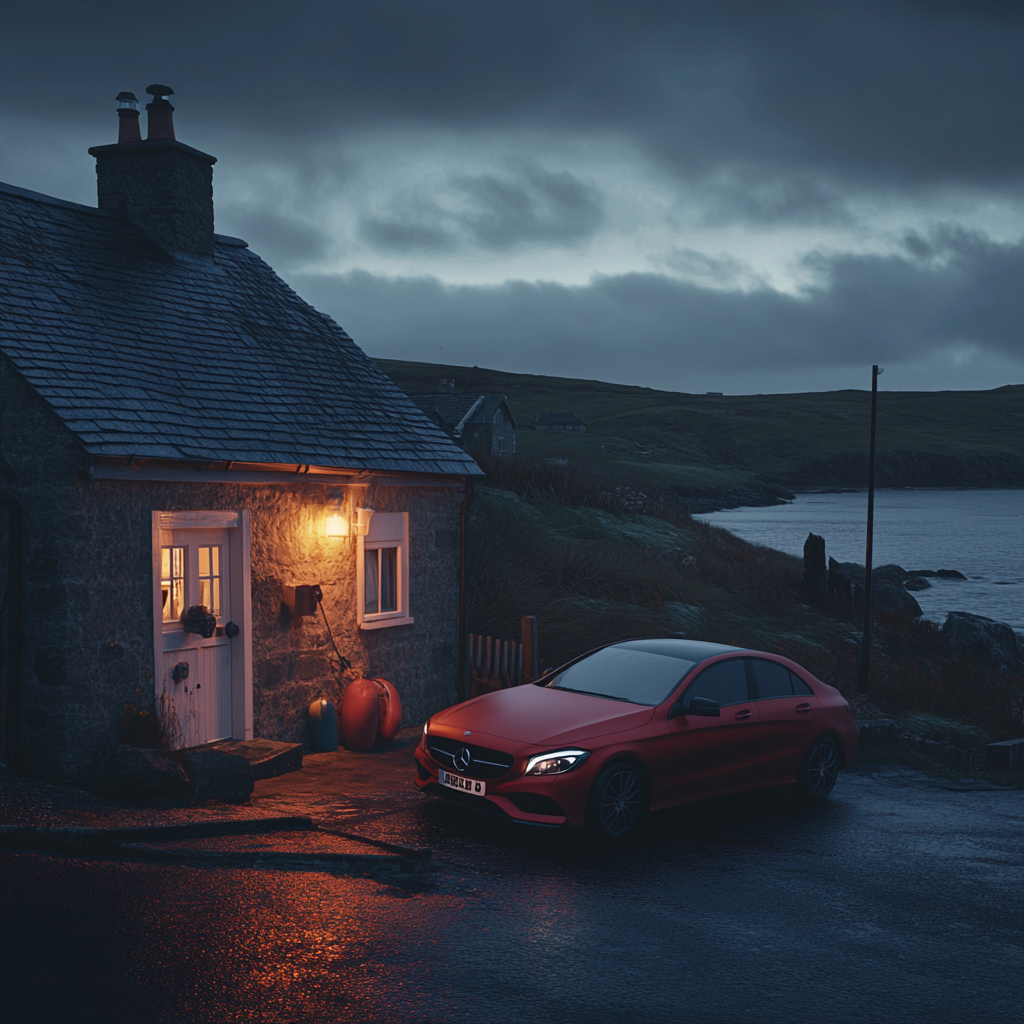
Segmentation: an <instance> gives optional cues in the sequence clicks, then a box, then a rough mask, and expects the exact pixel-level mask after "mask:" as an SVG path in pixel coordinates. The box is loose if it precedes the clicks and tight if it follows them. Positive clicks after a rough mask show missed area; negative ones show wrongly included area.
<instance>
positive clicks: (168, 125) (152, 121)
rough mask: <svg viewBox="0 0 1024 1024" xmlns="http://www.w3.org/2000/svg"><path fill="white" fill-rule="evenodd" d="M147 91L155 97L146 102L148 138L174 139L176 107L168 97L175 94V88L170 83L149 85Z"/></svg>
mask: <svg viewBox="0 0 1024 1024" xmlns="http://www.w3.org/2000/svg"><path fill="white" fill-rule="evenodd" d="M146 92H148V93H149V95H150V96H152V97H153V101H152V102H151V103H147V104H146V113H147V114H148V115H149V133H148V134H147V136H146V138H147V139H173V138H174V107H172V106H171V101H170V100H169V99H168V98H167V97H168V96H173V95H174V90H173V89H172V88H171V87H170V86H169V85H147V86H146Z"/></svg>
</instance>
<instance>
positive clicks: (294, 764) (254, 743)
mask: <svg viewBox="0 0 1024 1024" xmlns="http://www.w3.org/2000/svg"><path fill="white" fill-rule="evenodd" d="M210 745H211V746H212V747H214V748H215V749H216V750H222V751H224V753H225V754H238V755H239V756H240V757H244V758H245V759H246V760H247V761H248V762H249V764H250V765H252V777H253V779H254V780H255V781H257V782H259V780H260V779H273V778H276V777H277V776H278V775H287V774H288V773H289V772H297V771H300V770H301V769H302V744H301V743H282V742H281V741H280V740H261V739H253V740H222V741H221V742H220V743H214V744H210Z"/></svg>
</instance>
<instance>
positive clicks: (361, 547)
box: [356, 512, 413, 629]
mask: <svg viewBox="0 0 1024 1024" xmlns="http://www.w3.org/2000/svg"><path fill="white" fill-rule="evenodd" d="M380 548H398V567H397V571H396V583H397V589H398V595H397V596H398V608H397V609H396V610H395V611H393V612H376V613H373V614H370V615H367V614H366V612H365V611H364V609H365V607H366V601H365V583H366V579H365V577H366V568H365V567H366V552H367V551H377V550H379V549H380ZM356 618H357V622H358V624H359V628H360V629H385V628H386V627H388V626H408V625H411V624H412V622H413V617H412V616H411V615H410V614H409V513H408V512H375V513H374V514H373V516H372V517H371V518H370V532H369V533H368V534H367V535H366V536H365V537H359V538H358V543H357V545H356Z"/></svg>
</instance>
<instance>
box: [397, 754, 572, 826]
mask: <svg viewBox="0 0 1024 1024" xmlns="http://www.w3.org/2000/svg"><path fill="white" fill-rule="evenodd" d="M414 757H415V759H416V764H417V773H416V779H415V782H416V787H417V788H418V789H419V790H420V791H421V792H424V793H429V794H430V795H431V796H436V797H440V798H441V799H444V800H449V801H451V802H452V803H457V804H461V805H462V806H463V807H468V808H470V809H472V810H476V811H482V812H485V813H489V814H494V815H496V816H499V817H502V818H506V819H508V820H509V821H512V822H515V823H516V824H519V825H538V826H541V827H547V828H560V827H571V826H581V825H582V824H583V819H584V812H585V809H586V801H587V793H588V792H589V779H588V777H587V776H589V772H588V773H586V775H585V774H584V772H583V769H584V768H586V767H587V765H586V764H584V765H581V766H580V768H579V769H577V770H575V771H570V772H565V773H564V774H562V775H552V776H549V777H547V778H544V777H542V776H531V777H529V778H527V777H526V776H524V775H521V774H519V775H516V774H512V773H515V772H516V768H515V767H513V769H512V773H510V774H511V775H512V777H511V778H501V779H485V780H483V781H485V782H486V784H487V792H486V794H485V795H484V796H473V795H470V794H469V793H460V792H458V791H457V790H453V789H448V788H447V787H446V786H442V785H441V783H440V782H439V781H438V777H437V773H438V769H439V768H443V767H444V766H443V765H439V764H438V763H437V762H436V761H435V760H434V759H433V758H432V757H431V756H430V754H429V753H428V752H427V751H426V750H425V749H424V745H423V743H422V741H421V742H420V744H419V746H418V747H417V748H416V751H415V754H414ZM448 770H449V771H450V769H448ZM531 798H541V801H553V802H554V803H555V804H557V807H558V810H559V811H560V812H561V813H559V814H555V813H548V814H540V813H536V812H535V811H531V810H529V809H527V808H528V807H529V804H530V803H531V802H533V801H532V800H531ZM524 805H526V806H525V807H524ZM551 810H552V811H553V810H554V808H551Z"/></svg>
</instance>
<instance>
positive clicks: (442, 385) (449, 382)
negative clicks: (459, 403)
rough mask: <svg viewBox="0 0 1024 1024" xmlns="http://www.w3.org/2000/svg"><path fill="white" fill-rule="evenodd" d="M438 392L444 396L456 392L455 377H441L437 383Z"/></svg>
mask: <svg viewBox="0 0 1024 1024" xmlns="http://www.w3.org/2000/svg"><path fill="white" fill-rule="evenodd" d="M437 390H438V391H439V392H440V393H441V394H442V395H445V394H451V393H452V392H453V391H454V390H455V378H454V377H441V378H440V379H439V380H438V382H437Z"/></svg>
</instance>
